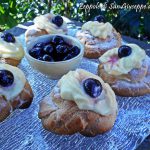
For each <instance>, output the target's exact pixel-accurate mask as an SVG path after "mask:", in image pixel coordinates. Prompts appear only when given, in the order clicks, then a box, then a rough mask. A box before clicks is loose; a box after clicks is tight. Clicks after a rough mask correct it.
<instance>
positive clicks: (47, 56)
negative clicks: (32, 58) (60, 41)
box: [43, 54, 54, 62]
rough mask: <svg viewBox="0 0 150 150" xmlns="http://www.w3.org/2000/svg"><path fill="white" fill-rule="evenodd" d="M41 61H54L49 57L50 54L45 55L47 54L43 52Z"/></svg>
mask: <svg viewBox="0 0 150 150" xmlns="http://www.w3.org/2000/svg"><path fill="white" fill-rule="evenodd" d="M43 61H50V62H51V61H54V60H53V58H52V57H51V56H49V55H47V54H45V55H44V56H43Z"/></svg>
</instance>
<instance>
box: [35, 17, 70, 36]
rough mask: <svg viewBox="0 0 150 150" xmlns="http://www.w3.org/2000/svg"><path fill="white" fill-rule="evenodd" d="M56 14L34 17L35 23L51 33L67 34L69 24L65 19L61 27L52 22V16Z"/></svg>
mask: <svg viewBox="0 0 150 150" xmlns="http://www.w3.org/2000/svg"><path fill="white" fill-rule="evenodd" d="M54 16H55V15H54V14H46V15H40V16H37V17H36V18H35V19H34V23H35V25H36V26H37V28H39V29H44V30H46V31H47V32H48V33H49V34H57V33H59V34H65V32H66V31H67V24H66V23H65V22H64V21H63V24H62V25H61V27H57V26H56V25H55V24H54V23H52V18H53V17H54Z"/></svg>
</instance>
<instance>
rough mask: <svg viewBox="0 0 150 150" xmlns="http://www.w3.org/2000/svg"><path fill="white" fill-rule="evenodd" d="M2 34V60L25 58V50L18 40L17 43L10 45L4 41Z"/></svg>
mask: <svg viewBox="0 0 150 150" xmlns="http://www.w3.org/2000/svg"><path fill="white" fill-rule="evenodd" d="M1 36H2V33H0V57H2V58H16V59H21V58H22V57H23V56H24V50H23V47H22V45H21V43H20V42H19V40H18V39H17V38H15V39H16V41H15V43H9V42H6V41H4V40H3V39H2V38H1Z"/></svg>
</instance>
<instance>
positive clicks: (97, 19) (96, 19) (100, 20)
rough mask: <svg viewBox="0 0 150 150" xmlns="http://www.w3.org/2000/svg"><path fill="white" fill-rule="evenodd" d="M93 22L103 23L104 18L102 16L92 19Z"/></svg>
mask: <svg viewBox="0 0 150 150" xmlns="http://www.w3.org/2000/svg"><path fill="white" fill-rule="evenodd" d="M94 21H98V22H100V23H101V22H105V18H104V16H102V15H98V16H96V17H95V18H94Z"/></svg>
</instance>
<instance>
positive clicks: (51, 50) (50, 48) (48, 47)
mask: <svg viewBox="0 0 150 150" xmlns="http://www.w3.org/2000/svg"><path fill="white" fill-rule="evenodd" d="M43 50H44V52H46V53H47V54H52V53H53V51H54V48H53V46H52V45H50V44H49V45H46V46H45V47H44V49H43Z"/></svg>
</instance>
